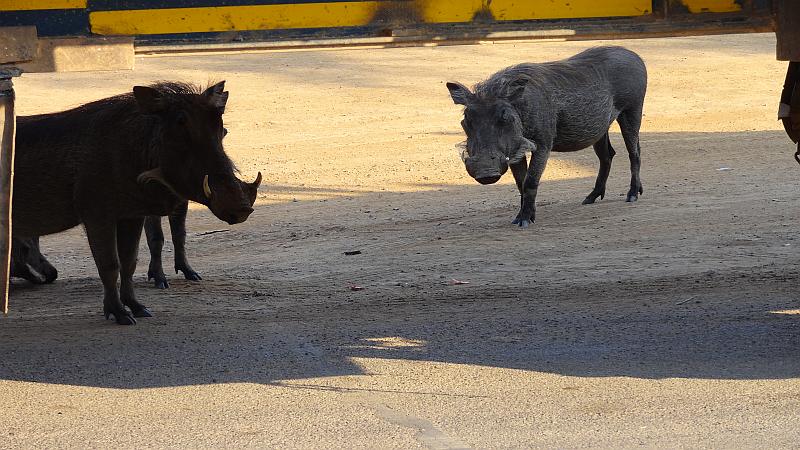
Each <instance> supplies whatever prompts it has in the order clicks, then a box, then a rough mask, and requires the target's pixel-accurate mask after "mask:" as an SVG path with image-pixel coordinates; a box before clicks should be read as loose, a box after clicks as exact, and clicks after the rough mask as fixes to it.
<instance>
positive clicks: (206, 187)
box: [203, 175, 211, 198]
mask: <svg viewBox="0 0 800 450" xmlns="http://www.w3.org/2000/svg"><path fill="white" fill-rule="evenodd" d="M203 193H205V194H206V197H208V198H211V186H209V185H208V175H206V176H205V177H204V178H203Z"/></svg>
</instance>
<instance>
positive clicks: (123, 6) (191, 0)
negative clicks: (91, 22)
mask: <svg viewBox="0 0 800 450" xmlns="http://www.w3.org/2000/svg"><path fill="white" fill-rule="evenodd" d="M353 1H355V2H365V1H371V0H89V1H88V9H89V11H117V10H131V9H161V8H202V7H211V6H250V5H287V4H288V5H291V4H298V3H338V2H353ZM379 1H390V0H379ZM391 1H392V2H393V3H407V2H411V1H412V0H391Z"/></svg>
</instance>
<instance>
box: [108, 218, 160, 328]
mask: <svg viewBox="0 0 800 450" xmlns="http://www.w3.org/2000/svg"><path fill="white" fill-rule="evenodd" d="M143 223H144V220H143V219H141V218H137V219H125V220H120V221H119V222H117V253H118V254H119V266H120V287H119V297H120V300H121V301H122V303H123V304H124V305H125V306H127V307H128V308H130V309H131V311H132V312H133V317H152V316H153V315H152V314H151V313H150V310H148V309H147V307H146V306H144V305H142V304H141V303H139V302H138V301H136V295H135V294H134V291H133V274H134V272H136V258H137V256H138V253H139V239H140V238H141V236H142V225H143Z"/></svg>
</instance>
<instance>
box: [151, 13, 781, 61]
mask: <svg viewBox="0 0 800 450" xmlns="http://www.w3.org/2000/svg"><path fill="white" fill-rule="evenodd" d="M534 26H535V27H536V28H535V29H534V28H532V27H534ZM774 29H775V25H774V22H773V18H772V16H755V17H752V16H751V17H743V16H734V15H715V17H714V18H704V19H702V20H701V19H698V18H694V17H690V18H681V19H672V20H663V19H658V18H655V19H652V20H647V21H643V20H624V19H621V20H611V21H606V22H603V21H593V22H589V23H583V22H575V21H564V22H548V23H544V24H537V23H530V22H529V23H525V24H498V25H491V26H490V25H485V24H482V25H473V26H471V25H459V26H449V27H448V26H444V27H443V26H419V27H405V28H402V29H398V30H392V34H393V35H392V36H374V37H363V36H362V37H344V38H324V37H323V38H309V39H293V40H280V39H276V40H264V41H253V42H200V43H198V42H196V41H194V40H192V39H187V40H186V41H183V42H178V43H170V44H166V45H165V44H157V43H153V42H145V43H141V42H137V43H136V45H135V52H136V54H137V55H160V54H180V53H207V52H211V53H213V52H234V51H293V50H315V49H325V48H376V47H377V48H386V47H407V46H426V45H431V46H438V45H465V44H479V43H492V42H502V41H518V40H533V41H535V40H554V39H555V40H570V41H571V40H594V39H640V38H641V39H643V38H653V37H678V36H700V35H719V34H741V33H762V32H771V31H774ZM384 31H385V30H384Z"/></svg>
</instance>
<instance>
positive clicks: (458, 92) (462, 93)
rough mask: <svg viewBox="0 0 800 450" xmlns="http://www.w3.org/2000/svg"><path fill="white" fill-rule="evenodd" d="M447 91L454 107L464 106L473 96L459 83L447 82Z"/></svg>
mask: <svg viewBox="0 0 800 450" xmlns="http://www.w3.org/2000/svg"><path fill="white" fill-rule="evenodd" d="M447 90H449V91H450V97H452V98H453V103H455V104H456V105H464V106H466V105H467V103H469V102H471V101H472V99H473V98H474V97H475V94H473V93H472V92H470V91H469V88H467V87H466V86H464V85H463V84H461V83H455V82H448V83H447Z"/></svg>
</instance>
